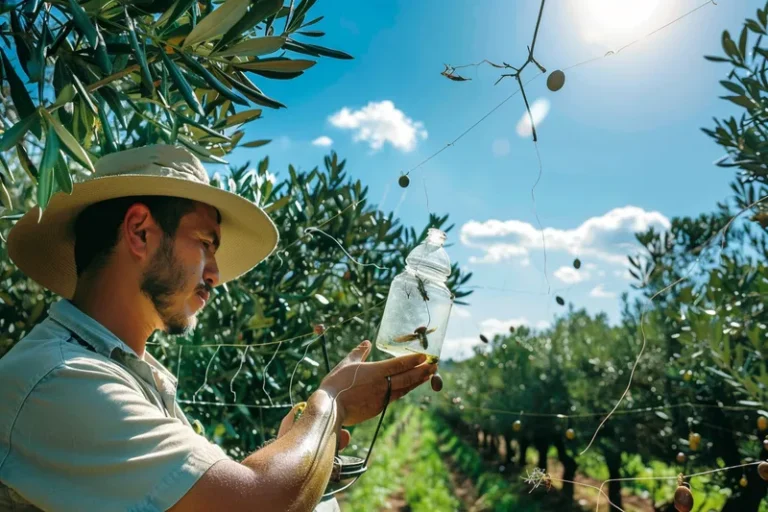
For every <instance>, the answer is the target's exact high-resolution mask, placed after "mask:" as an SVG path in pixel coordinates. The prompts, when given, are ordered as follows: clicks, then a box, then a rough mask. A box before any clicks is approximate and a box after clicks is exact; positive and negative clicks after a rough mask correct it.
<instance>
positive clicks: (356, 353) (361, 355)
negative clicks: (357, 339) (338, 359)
mask: <svg viewBox="0 0 768 512" xmlns="http://www.w3.org/2000/svg"><path fill="white" fill-rule="evenodd" d="M370 353H371V342H370V341H368V340H365V341H363V342H362V343H361V344H359V345H358V346H356V347H355V348H354V349H352V351H351V352H350V353H349V354H347V357H345V358H344V359H345V360H346V361H347V362H348V363H361V362H363V361H365V360H366V359H367V358H368V354H370Z"/></svg>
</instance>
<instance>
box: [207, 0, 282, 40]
mask: <svg viewBox="0 0 768 512" xmlns="http://www.w3.org/2000/svg"><path fill="white" fill-rule="evenodd" d="M282 6H283V0H256V1H254V2H252V3H251V7H250V9H249V10H248V13H247V14H246V15H245V16H243V17H242V18H241V19H240V20H239V21H238V22H237V23H235V24H234V25H233V26H232V28H230V29H229V30H227V32H226V33H225V34H224V35H223V36H222V37H221V39H220V40H219V42H218V44H217V45H216V47H215V49H216V50H218V49H220V48H223V47H224V46H226V45H227V44H229V43H230V42H232V41H234V40H235V39H237V38H238V37H241V36H242V35H243V34H244V33H246V32H248V31H249V30H251V29H252V28H253V27H255V26H256V24H257V23H260V22H261V21H263V20H265V19H266V18H268V17H269V16H272V15H273V14H275V13H276V12H277V11H279V10H280V8H281V7H282Z"/></svg>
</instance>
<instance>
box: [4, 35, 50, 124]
mask: <svg viewBox="0 0 768 512" xmlns="http://www.w3.org/2000/svg"><path fill="white" fill-rule="evenodd" d="M0 57H2V60H3V68H4V69H5V77H6V80H8V85H9V86H10V88H11V99H12V100H13V104H14V106H15V107H16V110H18V112H19V115H20V116H21V117H27V116H29V115H31V114H32V113H33V112H34V111H35V105H34V103H32V98H30V97H29V92H27V88H26V86H25V85H24V82H22V81H21V78H19V75H17V74H16V70H15V69H14V68H13V65H12V64H11V61H10V60H8V57H7V56H6V55H5V52H4V51H3V50H2V49H0ZM31 129H32V130H34V133H35V135H36V136H37V138H40V137H41V136H42V134H43V132H42V131H41V129H40V127H39V126H38V127H37V128H35V127H31Z"/></svg>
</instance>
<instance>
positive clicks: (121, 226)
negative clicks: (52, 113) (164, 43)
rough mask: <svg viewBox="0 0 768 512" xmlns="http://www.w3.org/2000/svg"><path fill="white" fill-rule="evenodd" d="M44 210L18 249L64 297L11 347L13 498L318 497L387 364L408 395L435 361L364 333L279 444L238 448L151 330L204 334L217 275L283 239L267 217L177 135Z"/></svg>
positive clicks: (111, 165) (2, 420)
mask: <svg viewBox="0 0 768 512" xmlns="http://www.w3.org/2000/svg"><path fill="white" fill-rule="evenodd" d="M39 215H40V212H39V210H38V209H37V208H35V209H33V210H31V211H30V212H28V213H27V214H26V215H25V216H24V217H23V218H22V219H20V220H19V221H18V223H17V224H16V225H15V226H14V228H13V229H12V230H11V232H10V233H9V237H8V252H9V255H10V257H11V259H12V260H13V261H14V262H15V263H16V265H17V266H18V267H19V268H20V269H21V270H22V271H23V272H24V273H26V274H27V275H28V276H29V277H30V278H32V279H33V280H35V281H37V282H38V283H40V284H41V285H43V286H45V287H47V288H48V289H50V290H52V291H53V292H55V293H57V294H59V295H61V296H62V297H63V299H62V300H61V301H59V302H58V303H56V304H54V305H53V306H52V307H51V309H50V311H49V316H48V318H46V319H45V320H44V321H43V322H42V323H41V324H39V325H38V326H36V327H35V328H34V329H33V330H32V331H31V332H30V333H29V334H28V335H27V336H26V337H25V338H24V339H22V340H21V341H20V342H19V343H18V344H17V345H16V346H15V347H14V348H13V349H12V350H10V351H9V352H8V353H7V354H6V355H5V356H4V357H3V358H2V359H0V482H1V483H0V509H3V510H7V509H12V510H38V509H43V510H54V511H59V510H60V511H90V510H94V511H112V510H120V511H122V510H131V511H158V510H172V511H174V512H190V511H207V510H222V511H240V510H260V511H271V510H275V511H278V510H279V511H283V510H311V509H312V508H313V507H315V506H316V505H317V504H318V502H319V500H320V499H321V496H322V494H323V492H324V490H325V487H326V485H327V483H328V481H329V477H330V473H331V470H332V465H333V457H334V454H335V449H336V445H337V439H338V441H339V445H340V446H344V445H345V444H346V443H348V442H349V433H348V432H346V431H344V430H342V429H341V427H342V426H343V425H354V424H356V423H360V422H362V421H365V420H367V419H370V418H372V417H374V416H376V415H377V414H378V413H379V412H380V411H381V409H382V408H383V406H384V399H385V394H386V390H387V377H390V378H391V389H392V395H391V398H392V399H397V398H400V397H402V396H403V395H405V394H406V393H408V392H409V391H410V390H412V389H414V388H415V387H416V386H418V385H420V384H422V383H423V382H426V381H427V380H428V379H429V378H430V376H431V375H432V374H434V373H435V371H436V365H434V364H427V363H426V362H424V357H423V356H420V355H414V356H407V357H400V358H395V359H390V360H387V361H381V362H375V363H366V362H364V361H365V359H366V357H367V355H368V353H369V351H370V348H371V347H370V342H368V341H364V342H363V343H362V344H360V345H359V346H358V347H357V348H355V349H354V350H353V351H352V352H350V354H349V355H348V356H347V357H346V358H345V359H344V360H343V361H342V362H341V363H340V364H339V365H338V366H337V367H336V368H335V369H334V370H333V371H332V372H331V373H330V374H329V375H328V376H326V378H325V379H324V380H323V381H322V384H321V386H320V388H319V389H318V391H316V392H315V393H314V394H312V395H311V396H310V397H309V398H308V400H307V405H306V408H305V409H304V412H303V414H302V415H301V417H300V418H299V419H298V420H297V421H296V422H295V423H293V422H292V421H286V420H284V421H283V424H282V425H281V431H280V435H279V437H278V439H277V440H276V441H274V442H273V443H271V444H269V445H267V446H266V447H264V448H262V449H260V450H258V451H256V452H254V453H253V454H251V455H250V456H248V457H246V458H245V459H244V460H243V461H240V462H237V461H234V460H232V459H230V458H229V457H228V456H227V455H226V454H225V453H224V452H223V451H222V450H221V448H219V447H218V446H216V445H215V444H212V443H210V442H209V441H207V440H206V439H205V438H204V437H202V436H201V435H198V434H197V433H195V431H194V430H193V429H192V428H191V426H190V423H189V421H188V420H187V418H186V417H185V416H184V413H183V412H182V411H181V409H180V408H179V406H178V404H177V403H176V401H175V395H176V380H175V378H174V377H173V375H172V374H171V373H170V372H169V371H168V370H167V369H166V368H164V367H163V366H162V365H161V364H160V363H158V362H157V361H156V360H155V359H154V358H153V357H152V356H151V355H150V354H149V353H148V352H146V351H145V349H146V341H147V338H148V337H149V336H150V335H151V334H152V333H153V332H154V331H155V330H156V329H161V330H163V331H165V332H167V333H169V334H183V333H186V332H188V331H189V330H190V329H192V328H193V327H194V326H195V322H196V320H195V315H196V313H197V312H198V311H200V309H201V308H202V307H203V306H204V305H205V303H206V302H207V301H208V299H209V292H210V290H211V289H212V288H213V287H215V286H217V285H219V284H222V283H224V282H226V281H229V280H231V279H234V278H236V277H238V276H240V275H242V274H243V273H245V272H247V271H248V270H249V269H251V268H253V267H254V266H255V265H256V264H257V263H259V262H260V261H261V260H263V259H264V258H266V257H267V256H268V255H269V254H270V253H271V252H272V251H273V249H274V248H275V246H276V245H277V241H278V235H277V230H276V228H275V226H274V224H273V223H272V221H271V220H270V219H269V217H268V216H267V215H266V214H265V213H264V212H263V211H262V210H261V209H260V208H258V207H257V206H256V205H254V204H253V203H251V202H249V201H247V200H246V199H243V198H242V197H239V196H237V195H235V194H232V193H229V192H226V191H223V190H220V189H218V188H215V187H211V186H210V185H209V184H208V177H207V174H206V172H205V169H204V168H203V167H202V165H201V164H200V162H199V161H198V159H197V158H195V157H194V156H193V155H191V154H190V153H188V152H187V151H186V150H183V149H179V148H175V147H172V146H164V145H157V146H151V147H146V148H138V149H132V150H128V151H124V152H121V153H115V154H111V155H108V156H105V157H104V158H102V159H101V160H99V161H98V163H97V165H96V172H95V173H94V175H93V176H92V177H90V178H89V179H87V180H85V181H83V182H81V183H78V184H76V185H75V187H74V190H73V192H72V194H70V195H68V194H64V193H59V194H56V195H54V197H53V198H52V199H51V201H50V203H49V205H48V207H47V208H46V210H45V212H44V214H43V215H42V218H41V219H39ZM292 414H293V411H292V412H291V413H289V416H292ZM25 507H26V508H25Z"/></svg>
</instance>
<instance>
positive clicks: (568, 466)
mask: <svg viewBox="0 0 768 512" xmlns="http://www.w3.org/2000/svg"><path fill="white" fill-rule="evenodd" d="M555 448H557V458H558V459H559V460H560V463H561V464H562V465H563V480H570V481H571V482H572V481H573V479H574V477H575V476H576V466H577V464H576V459H574V458H573V457H571V456H570V454H569V453H568V451H567V450H566V448H565V443H564V442H563V439H562V438H557V439H556V440H555ZM571 482H565V481H564V482H563V489H562V491H561V495H562V497H563V503H564V505H565V507H566V508H564V509H563V510H571V509H572V508H573V493H574V485H573V483H571Z"/></svg>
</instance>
